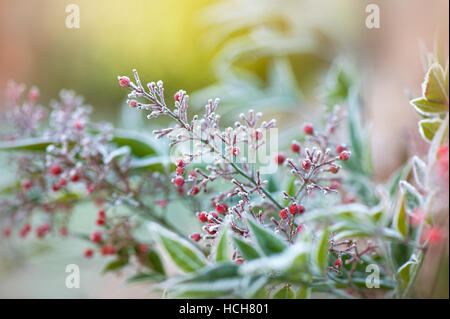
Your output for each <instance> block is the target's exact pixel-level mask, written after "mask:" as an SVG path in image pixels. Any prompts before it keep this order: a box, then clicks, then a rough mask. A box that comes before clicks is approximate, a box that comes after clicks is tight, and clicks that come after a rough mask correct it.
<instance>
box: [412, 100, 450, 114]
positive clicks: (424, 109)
mask: <svg viewBox="0 0 450 319" xmlns="http://www.w3.org/2000/svg"><path fill="white" fill-rule="evenodd" d="M410 103H411V104H412V105H413V106H414V108H415V109H416V111H417V112H419V113H420V114H422V115H433V114H440V113H445V112H448V108H447V106H446V105H445V104H442V103H436V102H433V101H430V100H427V99H426V98H424V97H419V98H416V99H413V100H411V101H410Z"/></svg>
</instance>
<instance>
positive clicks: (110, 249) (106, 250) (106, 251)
mask: <svg viewBox="0 0 450 319" xmlns="http://www.w3.org/2000/svg"><path fill="white" fill-rule="evenodd" d="M100 252H101V254H102V255H103V256H106V255H114V254H115V253H116V247H114V246H113V245H103V246H102V248H101V250H100Z"/></svg>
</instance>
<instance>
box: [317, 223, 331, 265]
mask: <svg viewBox="0 0 450 319" xmlns="http://www.w3.org/2000/svg"><path fill="white" fill-rule="evenodd" d="M329 235H330V234H329V231H328V227H325V228H324V230H323V231H322V234H321V235H320V237H319V240H318V242H317V243H316V248H315V250H314V257H313V260H314V263H315V264H316V266H317V267H318V269H319V271H320V272H321V273H325V271H326V270H327V266H328V237H329Z"/></svg>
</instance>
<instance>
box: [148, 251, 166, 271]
mask: <svg viewBox="0 0 450 319" xmlns="http://www.w3.org/2000/svg"><path fill="white" fill-rule="evenodd" d="M148 261H149V263H150V265H151V266H152V269H153V270H154V271H156V272H157V273H159V274H161V275H165V271H164V266H163V263H162V260H161V257H160V256H159V254H158V253H157V252H156V251H155V250H151V251H150V252H149V253H148Z"/></svg>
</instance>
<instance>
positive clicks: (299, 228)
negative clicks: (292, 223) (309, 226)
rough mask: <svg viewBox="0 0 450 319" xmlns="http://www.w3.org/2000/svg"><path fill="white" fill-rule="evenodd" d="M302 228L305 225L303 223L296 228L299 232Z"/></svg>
mask: <svg viewBox="0 0 450 319" xmlns="http://www.w3.org/2000/svg"><path fill="white" fill-rule="evenodd" d="M302 230H303V225H302V224H300V225H298V226H297V229H296V231H297V233H299V232H301V231H302Z"/></svg>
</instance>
